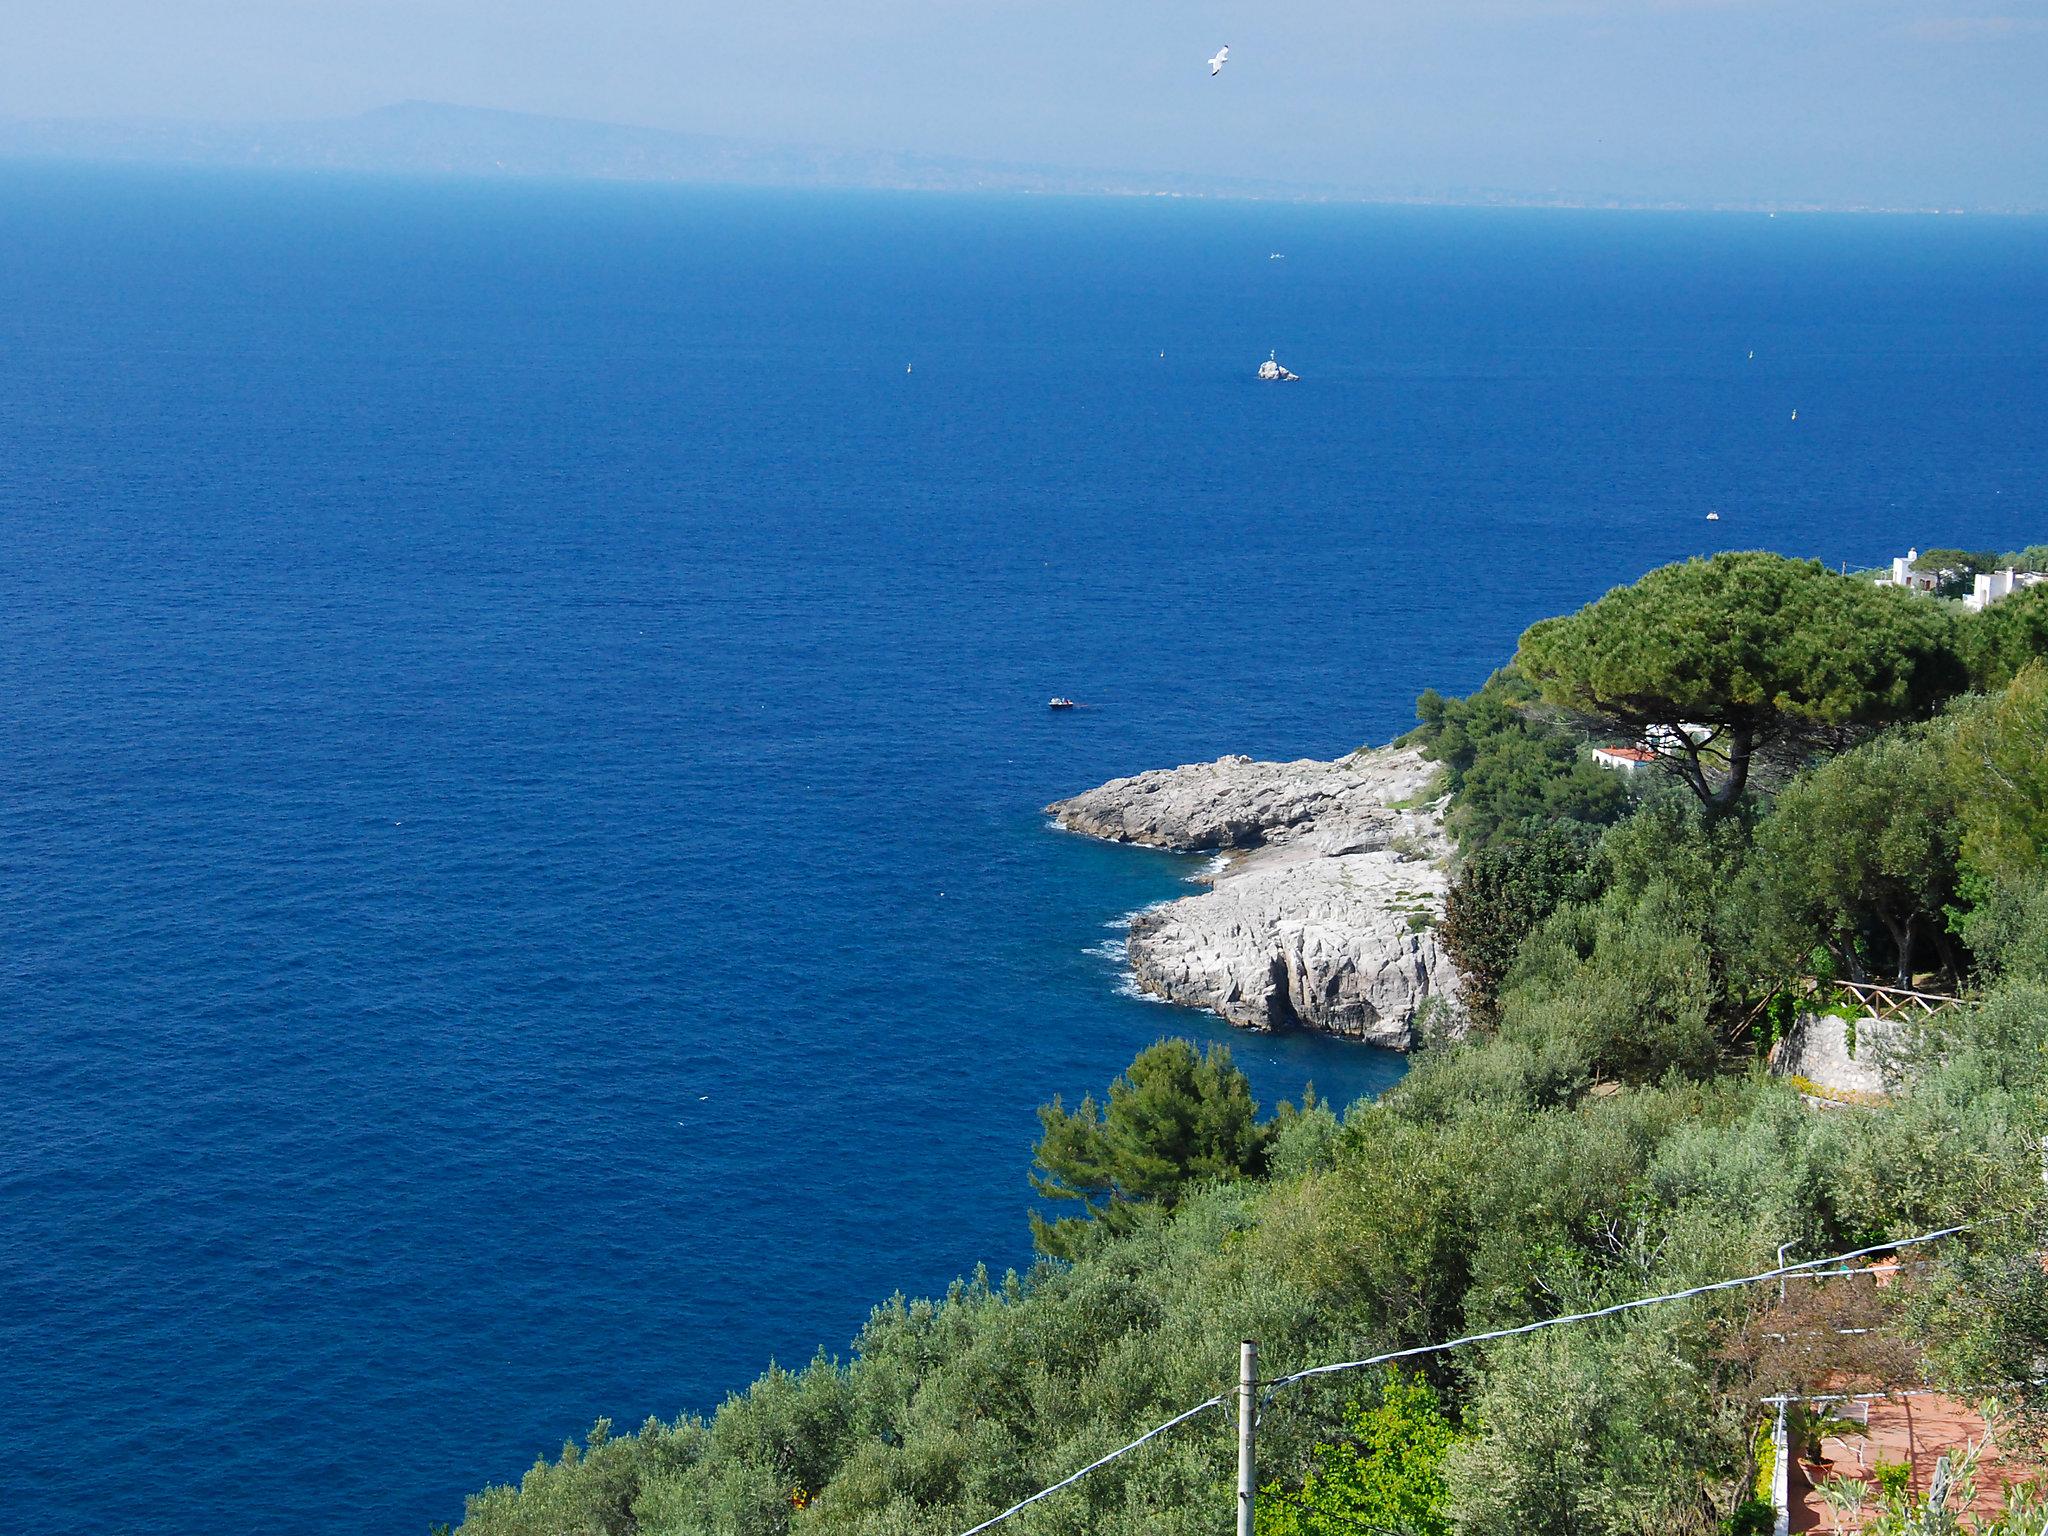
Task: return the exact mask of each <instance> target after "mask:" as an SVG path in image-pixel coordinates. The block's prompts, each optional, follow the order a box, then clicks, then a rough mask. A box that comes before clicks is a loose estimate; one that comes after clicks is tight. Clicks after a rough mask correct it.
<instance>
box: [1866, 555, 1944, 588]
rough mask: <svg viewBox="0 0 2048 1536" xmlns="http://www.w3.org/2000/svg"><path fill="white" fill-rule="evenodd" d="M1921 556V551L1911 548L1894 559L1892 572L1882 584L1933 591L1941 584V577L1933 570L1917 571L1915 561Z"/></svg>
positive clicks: (1880, 583)
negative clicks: (1914, 565)
mask: <svg viewBox="0 0 2048 1536" xmlns="http://www.w3.org/2000/svg"><path fill="white" fill-rule="evenodd" d="M1919 558H1920V551H1919V550H1917V549H1909V550H1907V551H1906V552H1905V553H1904V554H1903V555H1900V556H1899V557H1898V558H1897V559H1895V560H1893V561H1892V574H1891V578H1890V579H1889V580H1888V581H1880V582H1879V585H1880V586H1892V587H1904V588H1905V589H1906V590H1907V591H1908V592H1932V591H1933V590H1934V589H1935V588H1936V587H1939V586H1940V585H1941V577H1940V576H1939V575H1938V574H1937V573H1936V572H1933V571H1916V570H1914V569H1913V562H1914V561H1915V560H1918V559H1919Z"/></svg>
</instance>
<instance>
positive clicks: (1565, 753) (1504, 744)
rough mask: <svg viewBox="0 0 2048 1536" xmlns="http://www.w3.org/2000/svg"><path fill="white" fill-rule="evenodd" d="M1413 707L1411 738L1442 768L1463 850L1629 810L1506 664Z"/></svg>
mask: <svg viewBox="0 0 2048 1536" xmlns="http://www.w3.org/2000/svg"><path fill="white" fill-rule="evenodd" d="M1415 712H1416V715H1417V716H1418V717H1419V718H1420V720H1421V722H1422V723H1421V725H1419V726H1418V727H1417V728H1416V730H1415V732H1414V734H1413V736H1412V737H1411V738H1410V739H1411V740H1413V741H1415V742H1416V743H1417V744H1418V745H1419V746H1421V748H1422V750H1423V752H1424V753H1425V754H1426V755H1427V756H1429V757H1430V758H1431V759H1433V760H1434V761H1436V762H1439V763H1441V764H1443V767H1444V777H1445V786H1444V787H1445V788H1446V789H1447V790H1449V791H1450V793H1451V812H1450V817H1449V826H1450V830H1451V832H1452V834H1453V835H1454V836H1455V837H1456V838H1457V839H1458V843H1459V846H1460V847H1461V848H1463V849H1464V850H1465V851H1466V852H1467V853H1473V852H1476V851H1478V850H1480V849H1482V848H1485V847H1486V846H1487V845H1488V844H1490V843H1492V842H1494V841H1495V840H1497V839H1501V838H1512V837H1528V836H1532V835H1534V834H1536V833H1538V832H1540V831H1542V830H1543V829H1544V828H1546V827H1551V826H1556V825H1559V824H1561V823H1567V824H1583V825H1586V826H1606V825H1609V824H1610V823H1612V822H1614V821H1616V820H1617V819H1619V818H1620V817H1621V816H1623V815H1624V814H1626V812H1627V810H1628V807H1629V794H1628V785H1627V784H1626V782H1625V781H1623V780H1622V779H1621V778H1620V777H1619V776H1618V775H1616V774H1612V773H1608V772H1605V771H1603V770H1602V769H1600V768H1597V767H1595V766H1594V765H1593V764H1592V763H1590V762H1588V761H1586V760H1585V759H1584V758H1583V757H1582V756H1581V755H1580V753H1579V741H1578V738H1577V737H1576V736H1574V735H1572V734H1571V733H1570V732H1568V731H1566V730H1564V729H1563V728H1562V727H1561V726H1560V725H1559V724H1558V723H1557V722H1556V720H1555V719H1553V718H1552V717H1551V716H1550V715H1549V714H1548V713H1547V712H1546V711H1544V710H1543V709H1542V707H1541V703H1540V701H1539V700H1538V699H1537V697H1536V692H1535V690H1534V689H1533V688H1531V687H1530V686H1529V685H1528V683H1527V682H1525V681H1524V680H1523V679H1522V678H1521V677H1520V676H1519V675H1518V674H1517V673H1516V672H1515V671H1514V669H1513V668H1511V667H1508V668H1503V669H1501V670H1500V671H1498V672H1496V673H1494V675H1493V676H1492V677H1490V678H1488V679H1487V681H1486V684H1485V686H1484V687H1482V688H1481V689H1480V690H1479V691H1478V692H1477V693H1475V694H1473V695H1471V696H1470V697H1469V698H1463V699H1454V698H1445V697H1444V696H1443V695H1442V694H1440V693H1438V692H1437V691H1436V690H1435V689H1433V688H1432V689H1430V690H1428V691H1427V692H1425V693H1424V694H1423V695H1422V697H1421V698H1419V699H1418V700H1417V701H1416V705H1415Z"/></svg>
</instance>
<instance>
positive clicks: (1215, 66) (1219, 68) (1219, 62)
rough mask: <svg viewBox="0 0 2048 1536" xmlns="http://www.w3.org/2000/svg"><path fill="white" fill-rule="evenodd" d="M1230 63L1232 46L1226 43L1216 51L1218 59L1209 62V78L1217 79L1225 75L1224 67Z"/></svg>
mask: <svg viewBox="0 0 2048 1536" xmlns="http://www.w3.org/2000/svg"><path fill="white" fill-rule="evenodd" d="M1229 62H1230V44H1228V43H1225V44H1224V45H1223V46H1222V47H1221V48H1218V49H1217V50H1216V57H1215V58H1213V59H1211V60H1210V61H1209V78H1210V79H1212V80H1213V79H1215V78H1216V77H1217V76H1218V75H1220V74H1222V73H1223V66H1224V65H1226V64H1228V63H1229Z"/></svg>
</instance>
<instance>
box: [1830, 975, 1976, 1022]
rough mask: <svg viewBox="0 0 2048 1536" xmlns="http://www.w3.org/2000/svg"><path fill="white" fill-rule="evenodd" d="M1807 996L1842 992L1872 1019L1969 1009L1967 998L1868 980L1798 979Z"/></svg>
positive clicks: (1915, 1016) (1913, 1016)
mask: <svg viewBox="0 0 2048 1536" xmlns="http://www.w3.org/2000/svg"><path fill="white" fill-rule="evenodd" d="M1801 980H1802V983H1803V985H1804V987H1805V990H1806V991H1807V993H1808V994H1809V995H1813V994H1818V995H1820V996H1823V997H1833V998H1840V997H1842V996H1843V995H1844V994H1847V995H1848V996H1849V997H1852V998H1854V999H1855V1000H1856V1001H1857V1002H1859V1003H1861V1004H1862V1005H1863V1007H1864V1008H1865V1009H1866V1010H1867V1011H1868V1013H1869V1015H1870V1017H1872V1018H1874V1019H1926V1018H1932V1017H1933V1016H1934V1015H1935V1014H1937V1013H1943V1012H1946V1011H1947V1010H1948V1009H1950V1008H1968V1007H1970V1006H1971V1004H1970V1002H1969V1000H1968V999H1967V998H1961V997H1949V996H1946V995H1945V994H1943V993H1940V992H1915V991H1913V990H1912V989H1911V988H1909V987H1881V986H1878V985H1877V984H1876V983H1874V982H1868V981H1816V980H1815V979H1814V978H1813V977H1811V976H1807V977H1803V978H1801Z"/></svg>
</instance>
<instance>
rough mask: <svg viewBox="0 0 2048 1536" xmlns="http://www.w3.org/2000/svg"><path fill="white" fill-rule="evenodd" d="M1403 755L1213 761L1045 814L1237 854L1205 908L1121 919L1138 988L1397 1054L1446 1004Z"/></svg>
mask: <svg viewBox="0 0 2048 1536" xmlns="http://www.w3.org/2000/svg"><path fill="white" fill-rule="evenodd" d="M1435 778H1436V770H1435V768H1434V766H1433V765H1432V764H1430V763H1428V762H1427V761H1425V760H1424V759H1423V758H1422V756H1421V754H1419V753H1417V752H1414V751H1412V750H1406V749H1392V748H1389V749H1383V750H1380V751H1369V752H1355V753H1353V754H1352V755H1351V756H1349V757H1346V758H1340V759H1339V760H1338V761H1336V762H1334V763H1325V762H1315V761H1303V762H1294V763H1259V762H1253V761H1252V760H1251V759H1250V758H1245V757H1225V758H1219V759H1218V760H1217V761H1215V762H1213V763H1196V764H1192V765H1190V766H1188V767H1185V768H1174V769H1170V770H1164V771H1160V772H1155V773H1144V774H1139V775H1137V776H1135V777H1133V778H1128V779H1117V780H1115V781H1113V782H1112V783H1109V784H1105V785H1103V786H1102V787H1101V788H1100V789H1095V790H1090V791H1089V792H1088V793H1086V794H1083V795H1077V796H1075V797H1074V798H1073V799H1071V800H1063V801H1061V802H1059V803H1058V804H1056V805H1053V806H1051V807H1049V810H1050V811H1051V813H1052V814H1053V815H1054V816H1055V817H1057V818H1058V819H1059V821H1060V824H1061V825H1062V826H1065V827H1068V828H1070V829H1072V830H1074V831H1077V832H1086V833H1090V834H1092V835H1094V836H1097V837H1105V838H1110V839H1113V840H1115V841H1118V842H1129V843H1144V844H1147V845H1149V846H1152V847H1157V848H1173V849H1182V850H1196V849H1223V850H1236V851H1235V852H1232V853H1231V856H1230V857H1229V859H1228V860H1227V862H1226V863H1225V865H1224V867H1223V868H1222V869H1221V871H1220V872H1219V873H1217V874H1216V875H1215V876H1214V877H1213V879H1214V884H1213V886H1212V888H1211V889H1210V890H1209V891H1208V892H1206V893H1205V894H1202V895H1197V896H1187V897H1183V898H1181V899H1180V900H1179V901H1172V902H1168V903H1166V904H1165V905H1164V906H1160V907H1155V908H1153V909H1151V910H1150V911H1147V912H1143V913H1140V914H1139V915H1138V916H1137V917H1136V918H1134V919H1133V920H1132V923H1131V932H1130V942H1129V956H1130V964H1131V971H1132V975H1133V976H1134V978H1135V979H1136V981H1137V983H1138V985H1140V986H1141V987H1143V988H1145V990H1147V991H1149V992H1152V993H1155V994H1157V995H1158V996H1161V997H1165V998H1168V999H1170V1000H1172V1001H1174V1002H1178V1003H1186V1004H1190V1005H1192V1006H1196V1007H1202V1008H1210V1009H1213V1010H1215V1012H1217V1013H1219V1014H1221V1015H1222V1016H1223V1017H1224V1018H1226V1019H1228V1020H1230V1022H1231V1023H1233V1024H1239V1025H1243V1026H1245V1027H1247V1028H1251V1029H1279V1028H1285V1027H1289V1026H1302V1027H1305V1028H1309V1029H1318V1030H1327V1031H1330V1032H1332V1033H1337V1034H1344V1035H1350V1036H1353V1037H1356V1038H1359V1039H1364V1040H1368V1041H1371V1042H1373V1043H1374V1044H1377V1045H1384V1046H1390V1047H1392V1048H1394V1049H1396V1050H1406V1049H1409V1048H1410V1047H1412V1046H1413V1045H1414V1044H1415V1043H1416V1032H1417V1024H1418V1022H1419V1021H1420V1019H1421V1018H1422V1016H1423V1015H1424V1013H1425V1012H1426V1011H1427V1010H1428V1008H1429V1007H1430V1006H1431V1005H1432V1003H1433V1002H1434V1003H1439V1004H1450V1003H1453V1002H1455V1000H1456V996H1457V989H1458V976H1457V971H1456V968H1455V967H1454V966H1453V965H1452V964H1451V961H1450V958H1449V956H1447V955H1446V954H1445V953H1444V951H1443V948H1442V946H1441V945H1440V944H1438V942H1437V938H1436V933H1435V925H1436V921H1437V919H1438V917H1439V916H1440V915H1441V914H1442V911H1443V894H1444V889H1445V885H1446V875H1445V866H1446V863H1447V860H1448V855H1449V851H1450V850H1449V843H1448V841H1447V839H1446V838H1445V836H1444V831H1443V816H1442V805H1441V803H1440V802H1438V803H1432V804H1423V803H1421V802H1422V801H1423V798H1424V797H1425V796H1427V795H1428V794H1430V792H1431V786H1432V784H1433V781H1434V780H1435Z"/></svg>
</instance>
